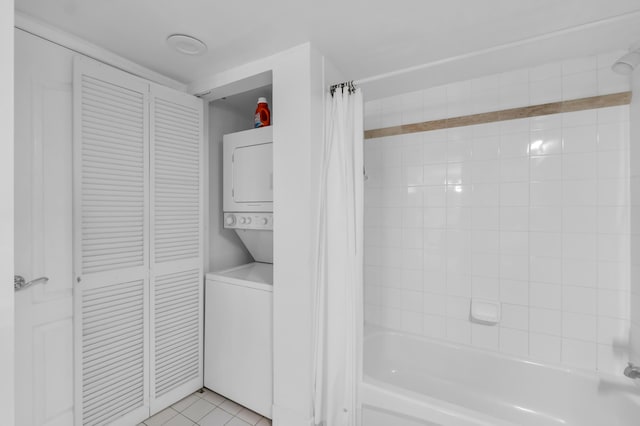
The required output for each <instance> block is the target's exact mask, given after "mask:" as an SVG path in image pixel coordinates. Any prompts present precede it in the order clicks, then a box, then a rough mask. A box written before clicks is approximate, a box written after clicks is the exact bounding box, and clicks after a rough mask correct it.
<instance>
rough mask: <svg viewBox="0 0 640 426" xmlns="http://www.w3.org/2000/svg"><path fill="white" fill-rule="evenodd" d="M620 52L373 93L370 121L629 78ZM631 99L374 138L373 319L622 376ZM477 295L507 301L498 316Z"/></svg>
mask: <svg viewBox="0 0 640 426" xmlns="http://www.w3.org/2000/svg"><path fill="white" fill-rule="evenodd" d="M618 56H619V52H616V53H613V54H611V55H602V56H599V57H589V58H579V59H574V60H568V61H565V62H562V63H555V64H549V65H543V66H540V67H537V68H532V69H528V70H520V71H515V72H509V73H505V74H501V75H495V76H489V77H483V78H480V79H476V80H472V81H464V82H459V83H454V84H450V85H447V86H442V87H435V88H430V89H426V90H423V91H416V92H413V93H409V94H406V95H401V96H397V97H394V98H387V99H382V100H376V101H373V102H368V103H367V104H366V106H365V116H366V118H365V126H366V128H367V129H372V128H378V127H387V126H393V125H398V124H401V123H403V124H406V123H412V122H418V121H426V120H433V119H439V118H444V117H452V116H459V115H465V114H472V113H478V112H486V111H493V110H499V109H505V108H512V107H517V106H525V105H530V104H538V103H546V102H553V101H558V100H562V99H574V98H580V97H586V96H593V95H597V94H606V93H615V92H621V91H626V90H629V82H628V79H626V78H624V77H620V76H617V75H615V74H613V73H612V72H611V71H610V65H611V63H612V62H613V60H614V59H615V58H617V57H618ZM628 153H629V107H627V106H621V107H613V108H604V109H597V110H588V111H582V112H575V113H566V114H556V115H549V116H543V117H535V118H531V119H521V120H512V121H504V122H499V123H490V124H483V125H476V126H467V127H459V128H453V129H449V130H438V131H431V132H423V133H415V134H410V135H404V136H395V137H388V138H378V139H371V140H368V141H366V142H365V165H366V171H367V175H368V180H367V181H366V182H365V190H366V194H365V227H366V229H365V246H366V252H365V316H366V321H368V322H371V323H374V324H379V325H383V326H386V327H390V328H393V329H399V330H403V331H406V332H410V333H416V334H424V335H427V336H431V337H436V338H443V339H447V340H450V341H455V342H459V343H463V344H469V345H473V346H477V347H482V348H486V349H490V350H495V351H500V352H504V353H509V354H514V355H518V356H523V357H529V358H532V359H535V360H540V361H546V362H552V363H561V364H564V365H568V366H574V367H580V368H585V369H591V370H593V369H598V370H602V371H609V372H616V373H619V371H620V368H622V367H623V366H624V364H625V363H626V360H627V357H628V354H627V353H626V351H627V346H628V330H629V321H630V313H629V296H630V294H629V292H630V289H629V287H630V284H629V271H630V257H629V244H630V230H629V226H630V225H629V221H630V216H629V213H630V198H629V197H630V195H629V155H628ZM471 298H480V299H488V300H495V301H500V302H501V307H502V320H501V322H500V323H499V325H497V326H487V325H481V324H475V323H472V322H471V321H470V320H469V307H470V300H471Z"/></svg>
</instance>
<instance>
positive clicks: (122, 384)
mask: <svg viewBox="0 0 640 426" xmlns="http://www.w3.org/2000/svg"><path fill="white" fill-rule="evenodd" d="M148 91H149V85H148V83H147V82H145V81H144V80H142V79H139V78H136V77H133V76H130V75H128V74H126V73H123V72H121V71H118V70H115V69H113V68H110V67H107V66H104V65H102V64H98V63H96V62H93V61H88V60H83V59H78V60H76V62H75V66H74V271H75V277H76V282H75V283H74V330H75V337H74V339H75V356H76V357H75V373H76V374H75V394H76V398H75V419H76V420H75V422H76V424H77V425H107V424H109V425H132V424H136V423H138V422H139V421H141V420H143V419H145V418H146V417H147V416H148V414H149V404H148V394H149V391H148V387H149V361H148V360H149V340H148V336H149V308H148V306H149V285H148V283H149V278H148V276H149V254H148V253H149V249H148V248H149V244H148V241H149V210H148V204H149V202H148V194H149V178H148V176H149V108H148Z"/></svg>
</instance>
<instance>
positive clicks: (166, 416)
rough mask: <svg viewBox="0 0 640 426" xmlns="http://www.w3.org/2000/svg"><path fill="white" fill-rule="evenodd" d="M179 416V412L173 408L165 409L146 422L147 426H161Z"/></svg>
mask: <svg viewBox="0 0 640 426" xmlns="http://www.w3.org/2000/svg"><path fill="white" fill-rule="evenodd" d="M177 415H178V412H177V411H176V410H174V409H173V408H171V407H169V408H165V409H164V410H162V411H160V412H159V413H156V414H155V415H153V416H152V417H150V418H148V419H147V420H145V421H144V424H145V425H146V426H160V425H163V424H165V423H166V422H168V421H169V420H170V419H171V418H172V417H175V416H177Z"/></svg>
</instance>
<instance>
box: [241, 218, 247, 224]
mask: <svg viewBox="0 0 640 426" xmlns="http://www.w3.org/2000/svg"><path fill="white" fill-rule="evenodd" d="M240 223H241V224H242V225H244V224H245V223H247V219H245V218H244V217H241V218H240Z"/></svg>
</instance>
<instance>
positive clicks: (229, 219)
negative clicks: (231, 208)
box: [224, 214, 236, 225]
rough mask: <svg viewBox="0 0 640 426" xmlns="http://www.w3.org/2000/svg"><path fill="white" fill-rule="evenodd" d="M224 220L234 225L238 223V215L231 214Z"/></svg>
mask: <svg viewBox="0 0 640 426" xmlns="http://www.w3.org/2000/svg"><path fill="white" fill-rule="evenodd" d="M224 221H225V223H226V224H227V225H233V224H235V223H236V217H235V216H234V215H232V214H230V215H228V216H227V217H226V218H225V219H224Z"/></svg>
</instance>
